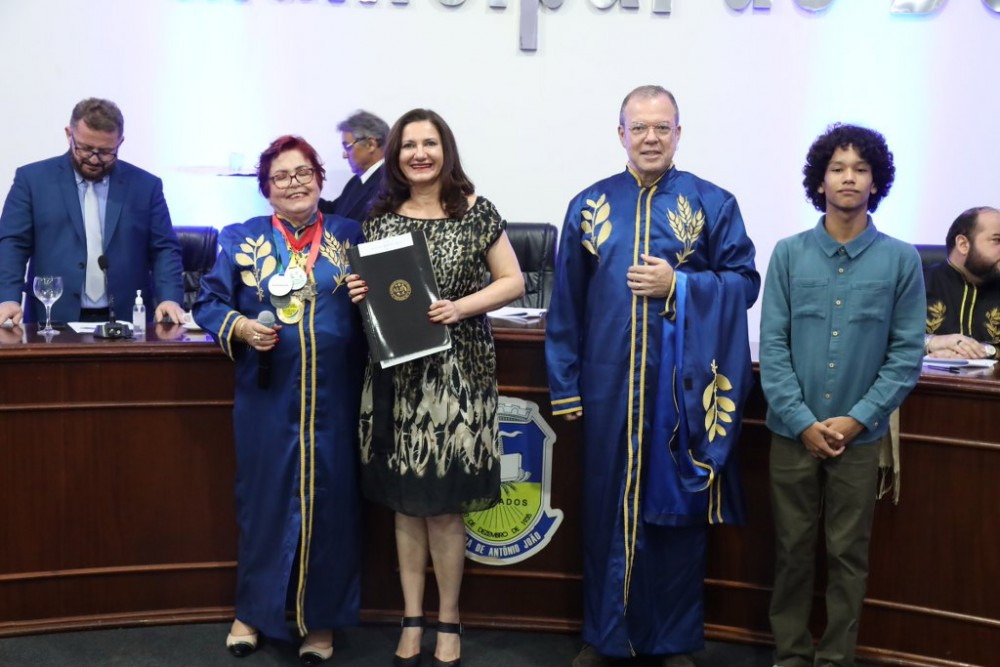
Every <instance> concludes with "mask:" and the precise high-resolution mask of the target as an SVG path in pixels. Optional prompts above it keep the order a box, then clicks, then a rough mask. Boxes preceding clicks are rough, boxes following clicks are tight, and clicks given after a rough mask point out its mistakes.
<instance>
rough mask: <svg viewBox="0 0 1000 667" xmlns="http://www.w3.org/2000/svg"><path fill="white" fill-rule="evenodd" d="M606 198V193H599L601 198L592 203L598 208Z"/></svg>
mask: <svg viewBox="0 0 1000 667" xmlns="http://www.w3.org/2000/svg"><path fill="white" fill-rule="evenodd" d="M607 198H608V196H607V195H601V198H600V199H598V200H597V203H596V204H594V208H600V207H601V206H604V202H605V200H606V199H607Z"/></svg>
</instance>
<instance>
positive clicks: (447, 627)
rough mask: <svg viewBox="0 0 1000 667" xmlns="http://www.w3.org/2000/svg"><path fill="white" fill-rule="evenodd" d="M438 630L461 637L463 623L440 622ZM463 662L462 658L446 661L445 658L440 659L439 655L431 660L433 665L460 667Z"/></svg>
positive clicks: (433, 666) (437, 666) (432, 666)
mask: <svg viewBox="0 0 1000 667" xmlns="http://www.w3.org/2000/svg"><path fill="white" fill-rule="evenodd" d="M437 631H438V632H447V633H450V634H453V635H458V636H459V637H461V636H462V624H461V623H441V622H438V624H437ZM461 664H462V658H455V659H454V660H449V661H448V662H445V661H444V660H440V659H438V657H437V656H434V659H433V660H431V667H459V666H460V665H461Z"/></svg>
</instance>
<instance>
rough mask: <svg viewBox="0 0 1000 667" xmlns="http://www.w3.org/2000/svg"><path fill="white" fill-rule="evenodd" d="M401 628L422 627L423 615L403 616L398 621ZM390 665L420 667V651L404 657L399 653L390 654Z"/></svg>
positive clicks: (394, 666)
mask: <svg viewBox="0 0 1000 667" xmlns="http://www.w3.org/2000/svg"><path fill="white" fill-rule="evenodd" d="M399 627H401V628H422V627H424V617H423V616H404V617H403V619H402V620H401V621H400V622H399ZM392 667H420V651H417V653H416V655H411V656H410V657H409V658H404V657H403V656H401V655H393V656H392Z"/></svg>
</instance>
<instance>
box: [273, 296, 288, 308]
mask: <svg viewBox="0 0 1000 667" xmlns="http://www.w3.org/2000/svg"><path fill="white" fill-rule="evenodd" d="M291 301H292V295H291V294H286V295H285V296H278V295H277V294H272V295H271V305H272V306H274V307H275V308H284V307H285V306H287V305H288V304H289V303H291Z"/></svg>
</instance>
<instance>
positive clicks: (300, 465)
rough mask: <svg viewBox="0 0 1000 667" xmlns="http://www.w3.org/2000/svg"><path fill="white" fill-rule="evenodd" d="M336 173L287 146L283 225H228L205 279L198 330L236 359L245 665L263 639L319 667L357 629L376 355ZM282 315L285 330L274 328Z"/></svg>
mask: <svg viewBox="0 0 1000 667" xmlns="http://www.w3.org/2000/svg"><path fill="white" fill-rule="evenodd" d="M324 175H325V172H324V170H323V167H322V166H321V164H320V161H319V157H318V156H317V154H316V151H315V150H314V149H313V148H312V146H310V145H309V144H308V143H307V142H306V141H304V140H303V139H301V138H299V137H291V136H283V137H280V138H278V139H276V140H275V141H274V142H273V143H272V144H271V145H270V146H268V148H267V149H266V150H265V151H264V152H263V153H262V154H261V157H260V165H259V166H258V173H257V178H258V181H259V185H260V191H261V193H262V194H263V195H264V196H265V197H267V199H268V201H269V202H270V203H271V205H272V207H273V208H274V215H273V216H264V217H257V218H252V219H250V220H247V221H246V222H244V223H242V224H235V225H230V226H228V227H226V228H225V229H223V230H222V232H221V234H220V235H219V245H220V252H219V258H218V260H217V261H216V264H215V267H214V268H213V269H212V271H211V273H209V274H208V275H207V276H205V278H204V279H203V281H202V284H201V293H200V294H199V297H198V301H197V303H196V304H195V306H194V317H195V321H196V322H197V323H198V324H199V325H200V326H201V327H203V328H204V329H206V330H207V331H209V333H211V335H212V337H213V338H214V339H215V340H216V341H218V343H219V345H220V346H221V347H222V349H223V351H224V352H225V353H226V354H227V355H229V356H230V357H231V358H232V359H233V361H235V362H236V397H235V402H234V408H233V422H234V434H235V439H236V513H237V522H238V524H239V530H240V543H239V564H238V568H237V587H236V619H235V620H234V622H233V627H232V629H231V631H230V634H229V636H228V637H227V639H226V646H227V647H229V650H230V652H231V653H233V654H234V655H236V656H238V657H242V656H245V655H248V654H250V653H252V652H253V651H254V650H255V649H256V648H257V643H258V633H263V634H265V635H268V636H269V637H274V638H278V639H286V640H290V639H291V638H292V633H291V631H290V628H289V626H288V623H287V621H286V612H289V611H290V612H291V613H292V615H293V616H294V618H295V625H296V628H297V631H298V634H299V635H300V636H303V637H304V641H303V644H302V647H301V648H300V650H299V656H300V658H301V660H302V662H303V663H305V664H308V665H315V664H319V663H320V662H323V661H324V660H326V659H328V658H329V657H330V656H331V655H332V652H333V646H332V629H333V628H336V627H341V626H346V625H353V624H356V623H357V621H358V608H359V604H360V511H359V490H358V482H357V479H358V460H357V459H358V431H357V424H358V409H359V402H360V396H361V384H362V379H363V373H364V362H365V359H366V357H367V350H366V346H365V342H364V335H363V333H362V330H361V324H360V319H359V316H358V313H357V309H356V308H354V307H353V306H352V304H351V301H350V298H349V297H348V294H347V292H348V290H347V287H346V284H345V281H346V278H347V276H348V275H349V273H350V269H349V266H348V263H347V248H349V247H350V246H351V245H354V244H357V243H359V242H360V241H361V240H362V239H361V229H360V227H359V225H358V223H356V222H354V221H352V220H348V219H347V218H342V217H340V216H325V217H324V216H323V215H322V214H321V213H319V211H318V208H317V207H318V202H319V193H320V190H321V189H322V186H323V177H324ZM275 315H276V316H277V320H278V322H275V321H274V317H275Z"/></svg>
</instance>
